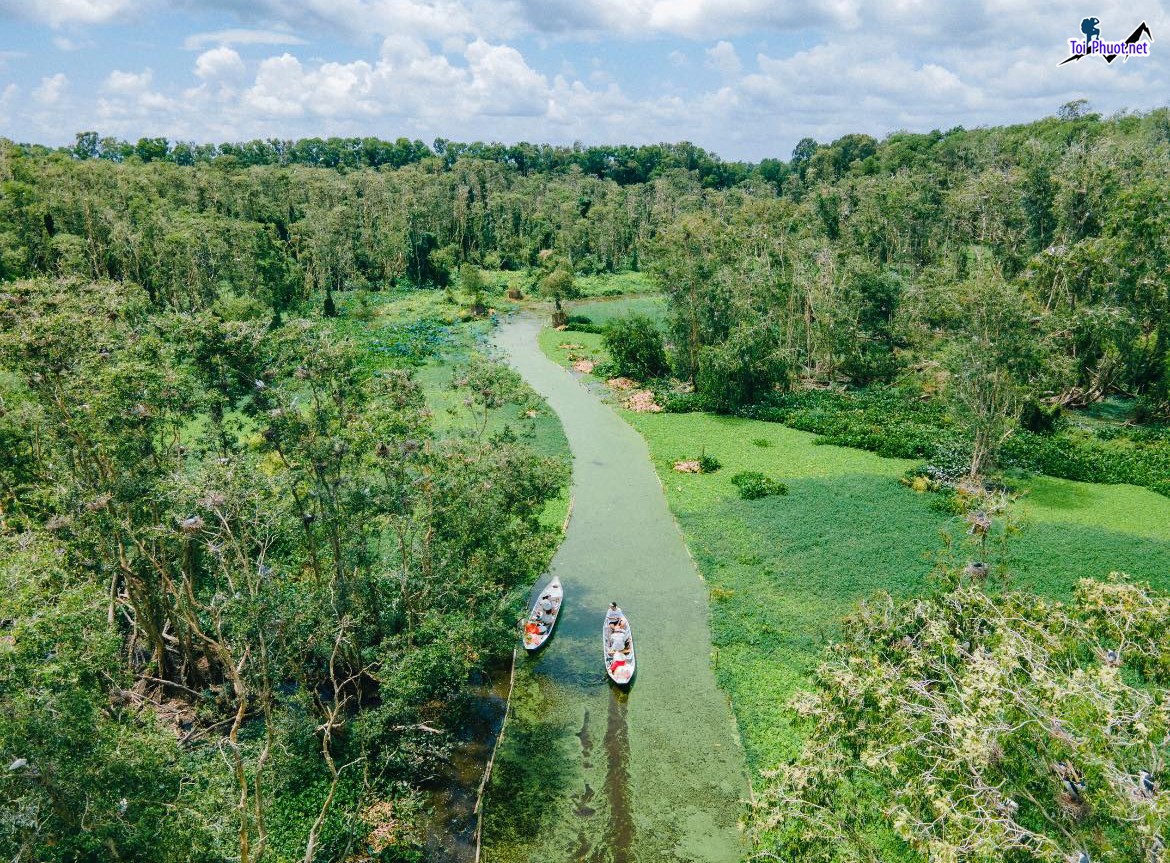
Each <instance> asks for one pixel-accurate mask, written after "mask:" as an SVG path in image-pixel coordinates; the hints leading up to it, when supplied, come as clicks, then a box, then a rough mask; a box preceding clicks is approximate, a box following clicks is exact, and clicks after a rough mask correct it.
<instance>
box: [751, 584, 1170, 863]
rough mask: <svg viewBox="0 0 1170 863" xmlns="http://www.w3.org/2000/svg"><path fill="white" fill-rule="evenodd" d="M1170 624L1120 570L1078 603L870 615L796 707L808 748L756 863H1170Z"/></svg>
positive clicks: (775, 809) (766, 817) (763, 803)
mask: <svg viewBox="0 0 1170 863" xmlns="http://www.w3.org/2000/svg"><path fill="white" fill-rule="evenodd" d="M1168 623H1170V599H1167V598H1166V597H1165V596H1162V595H1160V594H1157V593H1154V592H1153V591H1151V590H1149V589H1148V588H1146V587H1144V586H1141V585H1137V584H1133V583H1131V582H1129V581H1128V580H1127V579H1126V578H1125V577H1124V576H1120V575H1116V574H1115V575H1113V576H1111V577H1110V579H1109V580H1108V581H1095V580H1084V581H1082V582H1080V583H1079V584H1078V585H1077V587H1076V590H1075V591H1074V597H1073V601H1072V602H1071V603H1068V604H1064V603H1057V602H1051V601H1048V600H1044V599H1040V598H1039V597H1036V596H1033V595H1029V594H1026V593H1014V592H1009V593H1002V594H998V595H992V594H989V593H987V592H986V591H985V590H984V589H983V588H982V587H981V586H979V585H976V584H971V583H958V582H953V583H952V584H951V586H949V587H947V588H946V589H943V590H940V591H939V592H937V593H934V594H933V595H930V596H926V597H921V598H917V599H912V600H905V601H900V602H898V601H895V600H893V599H892V598H891V597H889V596H882V597H878V598H876V599H873V600H871V601H868V602H866V603H864V604H863V605H862V607H861V608H860V609H859V610H858V611H857V612H856V613H855V614H853V615H852V616H850V617H849V618H847V619H846V620H845V621H844V623H843V626H842V640H841V641H840V643H838V644H837V645H835V646H834V647H833V648H832V650H831V653H830V655H829V658H828V659H827V660H826V661H825V662H824V663H823V664H822V665H821V667H820V668H819V669H818V671H817V673H816V676H815V681H814V687H813V689H812V690H810V691H808V692H806V693H802V694H801V695H799V696H797V697H796V698H795V699H794V700H793V702H792V704H791V708H792V710H793V711H794V712H795V713H796V715H797V716H798V717H799V718H800V720H799V721H800V722H801V723H802V724H803V725H804V727H805V728H806V730H807V734H808V740H807V743H806V744H805V747H804V751H803V753H802V754H801V755H800V757H799V758H797V759H796V760H795V761H794V762H793V763H791V764H789V765H785V766H782V767H780V768H778V769H776V770H774V771H772V772H770V773H769V774H768V784H767V788H766V790H765V792H764V794H763V795H762V796H761V798H760V800H759V801H758V803H757V806H756V809H755V813H756V820H755V838H756V842H757V848H758V854H757V858H758V859H765V858H767V859H771V858H776V859H783V860H793V861H845V860H849V861H856V860H872V861H877V860H881V859H888V858H889V856H890V855H895V856H899V857H901V858H903V859H922V860H1019V861H1025V860H1036V861H1041V860H1043V861H1054V863H1055V861H1066V860H1076V859H1078V858H1081V855H1082V854H1084V855H1086V856H1087V859H1090V860H1116V861H1134V863H1138V861H1148V860H1156V859H1161V855H1162V853H1163V848H1164V842H1165V836H1166V828H1167V820H1168V818H1170V795H1168V794H1167V793H1166V792H1165V791H1164V790H1163V789H1164V785H1165V782H1166V772H1165V771H1166V767H1165V762H1164V754H1163V753H1164V746H1165V740H1166V737H1167V733H1168V732H1170V710H1168V707H1170V705H1168V704H1167V701H1166V691H1167V690H1166V684H1167V682H1168V680H1170V678H1168V677H1167V665H1166V656H1167V655H1168V652H1167V647H1168V645H1167V635H1166V631H1167V624H1168ZM1081 859H1083V858H1081Z"/></svg>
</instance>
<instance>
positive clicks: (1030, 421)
mask: <svg viewBox="0 0 1170 863" xmlns="http://www.w3.org/2000/svg"><path fill="white" fill-rule="evenodd" d="M1059 420H1060V405H1046V404H1044V403H1042V402H1040V401H1037V400H1036V399H1028V400H1027V401H1025V402H1024V407H1023V408H1022V409H1021V411H1020V427H1021V428H1024V429H1027V430H1028V431H1030V432H1035V433H1036V434H1051V433H1052V432H1054V431H1056V424H1057V422H1058V421H1059Z"/></svg>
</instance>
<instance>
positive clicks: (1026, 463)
mask: <svg viewBox="0 0 1170 863" xmlns="http://www.w3.org/2000/svg"><path fill="white" fill-rule="evenodd" d="M667 409H668V410H669V409H670V403H669V402H668V403H667ZM739 414H740V415H741V416H745V417H750V418H753V419H764V420H768V421H771V422H777V423H782V424H784V425H787V426H791V427H792V428H797V429H801V430H802V431H810V432H816V433H817V434H819V435H821V436H822V441H823V442H824V443H829V444H836V445H837V446H849V447H856V448H858V449H865V450H870V451H872V452H876V453H878V454H879V455H883V456H888V457H893V458H905V459H925V460H927V461H928V462H929V463H930V464H931V465H932V466H934V467H936V468H937V469H939V470H940V471H941V472H942V473H944V474H946V475H947V476H951V477H953V476H955V475H956V471H961V470H966V469H969V467H970V459H971V453H970V449H969V444H968V442H967V441H966V440H964V436H962V435H961V434H959V433H958V431H957V430H956V429H955V425H954V421H953V419H952V418H951V417H950V416H949V414H948V413H947V411H946V410H945V408H944V407H943V406H942V405H941V404H939V403H938V402H937V401H935V400H922V399H916V398H913V397H912V396H911V395H910V394H908V393H906V392H904V391H901V390H897V389H893V388H882V387H878V388H868V389H864V390H856V391H851V392H846V393H843V392H831V391H800V392H796V391H794V392H790V393H784V394H777V395H774V396H772V397H771V398H769V399H768V400H767V401H766V402H765V403H763V404H760V405H755V406H752V407H750V408H746V409H744V410H742V411H740V412H739ZM998 455H999V462H1000V465H1001V466H1002V467H1004V468H1016V469H1021V470H1026V471H1032V472H1035V473H1043V474H1047V475H1048V476H1054V477H1060V478H1063V479H1073V480H1080V481H1082V482H1105V483H1130V484H1132V485H1138V486H1144V487H1146V488H1150V489H1153V490H1154V491H1157V492H1159V493H1161V494H1166V492H1167V490H1170V484H1168V483H1167V480H1166V477H1167V476H1168V475H1170V439H1168V438H1167V437H1166V436H1160V435H1158V434H1156V433H1154V434H1151V433H1148V432H1142V431H1139V430H1128V429H1113V430H1110V429H1108V428H1103V429H1101V430H1100V431H1096V432H1088V431H1085V430H1080V429H1077V428H1076V427H1066V428H1062V429H1061V430H1058V431H1056V432H1054V433H1051V434H1035V433H1033V432H1029V431H1025V430H1023V429H1017V430H1015V431H1014V432H1013V433H1012V434H1011V435H1010V436H1008V437H1007V438H1006V440H1004V441H1003V442H1002V445H1001V446H1000V448H999V454H998Z"/></svg>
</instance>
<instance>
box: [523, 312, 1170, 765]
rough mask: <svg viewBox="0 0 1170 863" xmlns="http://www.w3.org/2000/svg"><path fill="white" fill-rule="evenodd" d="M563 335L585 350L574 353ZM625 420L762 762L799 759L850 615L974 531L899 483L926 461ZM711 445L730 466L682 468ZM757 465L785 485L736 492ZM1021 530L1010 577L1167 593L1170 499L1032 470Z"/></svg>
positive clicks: (705, 423) (741, 430) (918, 577)
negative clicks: (683, 547)
mask: <svg viewBox="0 0 1170 863" xmlns="http://www.w3.org/2000/svg"><path fill="white" fill-rule="evenodd" d="M540 341H541V345H542V348H543V349H544V351H545V353H546V354H547V355H549V356H550V357H552V358H553V359H555V360H556V361H557V362H560V363H562V364H567V362H568V358H567V355H568V354H570V353H584V354H592V355H602V352H601V350H600V347H599V343H598V337H596V336H590V335H589V334H587V333H577V332H555V331H551V330H546V331H545V332H544V333H542V335H541V338H540ZM563 343H573V344H579V345H583V348H582V349H581V350H579V351H567V350H563V349H561V348H560V347H559V346H560V345H561V344H563ZM622 414H623V416H624V417H625V418H626V419H627V421H629V422H630V423H631V424H632V425H633V426H634V427H635V428H637V429H638V430H639V431H640V432H641V433H642V435H643V436H644V437H645V438H646V441H647V443H648V444H649V448H650V453H651V457H652V458H653V460H654V464H655V468H656V469H657V471H658V473H659V476H660V478H661V479H662V482H663V486H664V488H665V489H666V494H667V500H668V502H669V503H670V506H671V509H672V510H673V511H674V513H675V516H676V517H677V519H678V521H679V525H680V526H681V528H682V530H683V533H684V534H685V536H686V540H687V545H688V546H689V548H690V549H691V553H692V554H693V555H694V557H695V560H696V562H697V563H698V566H699V569H700V571H701V572H702V574H703V577H704V579H705V580H706V581H707V584H708V588H709V590H710V596H711V602H710V608H711V628H712V637H713V640H714V644H715V657H716V662H717V675H718V678H719V682H720V685H722V686H723V687H724V688H725V689H726V691H727V692H728V694H729V695H730V696H731V698H732V704H733V707H734V709H735V714H736V719H737V721H738V723H739V727H740V733H741V735H742V737H743V741H744V744H745V747H746V750H747V753H748V758H749V762H750V764H751V766H752V768H753V771H755V772H756V774H757V775H758V771H760V770H762V769H766V768H768V767H769V766H772V765H774V764H776V763H777V762H779V761H782V760H784V759H786V758H788V757H790V756H791V755H793V754H794V753H795V752H796V751H797V748H798V746H799V743H800V736H799V734H798V733H797V732H796V731H795V730H794V729H793V727H792V725H791V724H790V722H789V715H788V713H787V711H786V709H785V704H786V703H787V701H788V699H789V697H790V696H791V695H792V694H793V692H794V691H795V690H797V689H798V688H800V687H801V686H803V685H805V684H806V682H807V681H808V678H809V674H810V672H811V671H812V670H813V668H815V666H816V664H817V662H818V661H819V658H820V656H821V654H822V651H823V650H824V647H825V645H826V643H827V642H828V641H830V640H831V639H832V638H833V637H834V635H835V634H836V632H837V631H838V626H839V624H840V620H841V618H842V616H843V615H845V614H846V613H848V612H849V611H850V610H851V609H852V608H853V607H854V606H855V605H856V603H857V602H858V601H859V600H861V599H864V598H865V597H868V596H871V595H873V594H874V593H875V592H877V591H880V590H889V591H890V592H891V593H894V594H896V595H900V596H907V595H912V594H913V593H915V592H916V591H921V590H924V589H926V588H927V587H928V585H929V580H928V579H929V575H930V572H931V570H932V568H933V567H934V564H935V562H936V561H937V559H938V555H939V552H940V550H941V549H942V547H943V541H942V536H943V534H944V532H945V533H950V534H951V535H955V536H962V534H963V532H964V527H965V525H962V524H960V523H958V522H957V521H956V520H955V519H954V518H952V517H950V516H947V515H945V514H943V513H940V512H938V511H936V510H934V509H932V508H931V506H930V503H931V500H932V499H933V496H932V495H929V494H922V493H917V492H914V491H912V490H911V489H909V488H907V487H905V486H903V485H901V484H900V483H899V482H898V478H899V477H900V476H902V474H903V473H904V472H905V471H906V470H907V469H908V468H910V467H912V466H913V465H914V464H915V463H914V462H911V461H906V460H901V459H887V458H882V457H880V456H877V455H875V454H873V453H869V452H864V451H862V450H855V449H845V448H841V447H835V446H821V445H818V444H816V443H815V440H816V437H815V435H812V434H809V433H806V432H800V431H796V430H794V429H790V428H787V427H784V426H781V425H777V424H775V423H768V422H761V421H756V420H745V419H736V418H730V417H719V416H714V415H710V414H700V413H692V414H635V413H630V412H626V411H623V412H622ZM702 452H705V453H707V454H708V455H713V456H715V457H716V458H718V459H719V460H720V461H721V462H722V464H723V467H722V469H721V470H719V471H718V472H716V473H711V474H702V475H696V474H681V473H677V472H675V471H674V470H673V464H674V462H675V461H676V460H679V459H684V458H695V457H697V456H698V455H699V454H700V453H702ZM743 470H755V471H760V472H762V473H764V474H766V475H768V476H771V477H774V478H775V479H778V480H781V481H783V482H785V483H786V484H787V485H788V487H789V490H790V491H789V494H788V495H787V496H784V497H766V498H763V499H760V500H755V501H746V500H741V499H740V498H739V496H738V494H737V491H736V488H735V487H734V486H733V485H732V483H731V477H732V476H733V475H734V474H735V473H737V472H739V471H743ZM1022 486H1023V491H1024V494H1023V496H1022V497H1021V499H1020V501H1019V502H1018V503H1017V505H1016V509H1017V517H1018V519H1019V521H1020V523H1021V525H1022V530H1021V532H1020V533H1019V534H1018V535H1017V536H1016V537H1015V538H1014V539H1013V540H1012V543H1011V545H1010V546H1009V556H1010V560H1011V565H1012V571H1013V573H1014V581H1013V584H1014V585H1015V586H1018V587H1027V588H1029V589H1032V590H1035V591H1037V592H1039V593H1042V594H1045V595H1048V596H1054V597H1063V596H1067V595H1068V593H1069V591H1070V589H1071V587H1072V585H1073V584H1074V583H1075V582H1076V580H1077V579H1079V578H1083V577H1087V576H1090V577H1102V576H1105V575H1107V574H1108V573H1109V571H1111V570H1121V571H1125V572H1128V573H1130V574H1131V575H1132V576H1134V577H1135V578H1137V579H1140V580H1144V581H1149V582H1150V583H1151V584H1153V585H1155V586H1156V587H1159V588H1163V589H1170V499H1167V498H1165V497H1162V496H1160V495H1157V494H1155V493H1154V492H1151V491H1148V490H1146V489H1141V488H1136V487H1133V486H1124V485H1118V486H1106V485H1089V484H1085V483H1077V482H1070V481H1067V480H1058V479H1051V478H1048V477H1035V478H1031V479H1027V480H1023V481H1022Z"/></svg>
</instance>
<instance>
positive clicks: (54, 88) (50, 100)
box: [32, 72, 69, 107]
mask: <svg viewBox="0 0 1170 863" xmlns="http://www.w3.org/2000/svg"><path fill="white" fill-rule="evenodd" d="M68 85H69V79H68V78H66V77H65V73H64V72H58V73H57V74H56V75H53V76H51V77H48V78H42V79H41V83H40V86H38V87H37V88H36V89H35V90H33V91H32V97H33V100H34V101H35V102H37V103H38V104H40V105H42V106H45V107H48V106H50V105H55V104H57V102H59V101H60V100H61V94H62V92H64V90H65V88H66V87H67V86H68Z"/></svg>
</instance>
